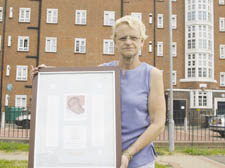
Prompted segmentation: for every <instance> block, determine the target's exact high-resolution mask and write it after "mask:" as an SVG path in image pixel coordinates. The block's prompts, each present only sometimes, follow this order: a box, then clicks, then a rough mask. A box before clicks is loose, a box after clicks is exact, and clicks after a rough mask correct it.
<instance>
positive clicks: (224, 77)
mask: <svg viewBox="0 0 225 168" xmlns="http://www.w3.org/2000/svg"><path fill="white" fill-rule="evenodd" d="M220 86H225V72H220Z"/></svg>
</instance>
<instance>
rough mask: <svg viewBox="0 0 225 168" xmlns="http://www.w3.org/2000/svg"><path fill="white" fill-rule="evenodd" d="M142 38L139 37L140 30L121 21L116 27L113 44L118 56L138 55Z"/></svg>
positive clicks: (142, 42)
mask: <svg viewBox="0 0 225 168" xmlns="http://www.w3.org/2000/svg"><path fill="white" fill-rule="evenodd" d="M143 44H144V40H143V39H141V37H140V32H139V31H138V30H136V29H134V28H131V27H130V26H129V25H128V24H126V23H122V24H120V25H119V26H118V27H117V29H116V37H115V45H116V48H117V49H118V52H119V54H120V56H122V57H124V58H132V57H135V56H138V53H139V50H141V48H142V46H143Z"/></svg>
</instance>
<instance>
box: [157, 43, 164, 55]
mask: <svg viewBox="0 0 225 168" xmlns="http://www.w3.org/2000/svg"><path fill="white" fill-rule="evenodd" d="M157 56H159V57H162V56H163V42H162V41H158V42H157Z"/></svg>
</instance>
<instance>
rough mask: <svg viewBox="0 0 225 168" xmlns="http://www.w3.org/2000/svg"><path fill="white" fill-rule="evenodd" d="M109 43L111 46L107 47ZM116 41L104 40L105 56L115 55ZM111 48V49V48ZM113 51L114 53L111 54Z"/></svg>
mask: <svg viewBox="0 0 225 168" xmlns="http://www.w3.org/2000/svg"><path fill="white" fill-rule="evenodd" d="M107 42H108V43H109V46H108V47H107V46H106V43H107ZM114 45H115V44H114V41H113V40H111V39H104V40H103V54H104V55H114V53H115V51H114ZM110 47H111V48H110ZM110 51H112V52H110Z"/></svg>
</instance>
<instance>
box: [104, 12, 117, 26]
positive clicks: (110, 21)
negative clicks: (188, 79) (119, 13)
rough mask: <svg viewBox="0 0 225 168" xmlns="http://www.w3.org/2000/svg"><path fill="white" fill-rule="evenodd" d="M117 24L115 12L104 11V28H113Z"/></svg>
mask: <svg viewBox="0 0 225 168" xmlns="http://www.w3.org/2000/svg"><path fill="white" fill-rule="evenodd" d="M114 22H115V12H114V11H104V26H113V25H114Z"/></svg>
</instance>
